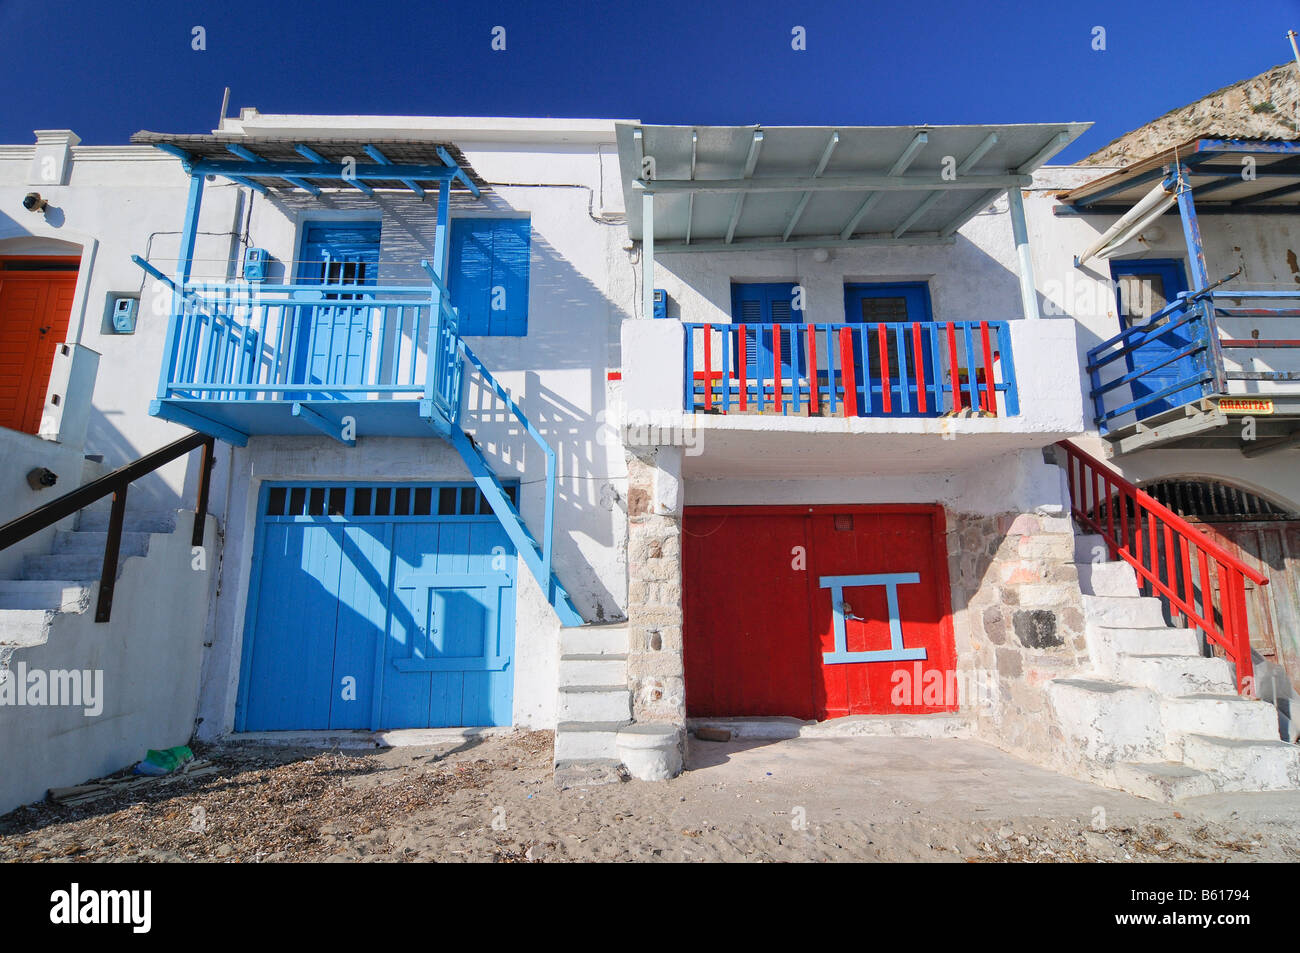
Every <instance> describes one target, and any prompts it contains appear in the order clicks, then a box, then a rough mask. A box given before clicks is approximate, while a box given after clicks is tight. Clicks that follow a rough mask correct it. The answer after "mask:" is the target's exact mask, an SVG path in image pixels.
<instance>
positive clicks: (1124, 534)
mask: <svg viewBox="0 0 1300 953" xmlns="http://www.w3.org/2000/svg"><path fill="white" fill-rule="evenodd" d="M1057 446H1058V447H1060V448H1061V449H1062V450H1063V451H1064V452H1065V457H1066V461H1065V473H1066V476H1067V478H1068V481H1069V485H1070V508H1071V512H1072V513H1073V514H1074V518H1075V519H1076V520H1078V522H1079V523H1080V524H1081V525H1083V526H1085V527H1086V528H1088V529H1089V530H1091V531H1092V532H1094V533H1097V534H1099V535H1100V536H1101V537H1102V538H1103V539H1105V541H1106V545H1107V547H1108V549H1109V550H1110V558H1111V559H1115V558H1116V557H1119V558H1120V559H1123V560H1124V561H1125V562H1126V563H1128V564H1129V565H1130V566H1132V567H1133V570H1134V572H1136V573H1137V577H1138V587H1139V589H1140V590H1141V591H1142V592H1143V593H1144V594H1146V595H1151V594H1152V593H1154V594H1156V595H1157V596H1158V597H1160V598H1163V599H1164V600H1165V601H1166V602H1167V603H1168V604H1169V606H1170V608H1171V609H1172V610H1173V611H1175V612H1178V613H1180V614H1181V615H1182V616H1183V617H1184V618H1185V619H1186V620H1187V624H1188V625H1189V626H1190V627H1194V628H1197V629H1200V630H1201V631H1202V632H1204V633H1205V637H1206V639H1208V640H1209V642H1210V643H1211V644H1212V645H1215V646H1217V647H1218V648H1219V649H1220V650H1221V651H1222V652H1223V655H1224V657H1225V658H1227V660H1228V661H1229V662H1231V663H1232V664H1233V665H1235V666H1236V669H1237V690H1238V691H1239V692H1240V693H1241V694H1243V695H1246V696H1253V695H1254V694H1255V692H1254V665H1253V663H1252V661H1251V657H1250V621H1249V619H1248V617H1247V614H1246V585H1245V581H1246V580H1247V579H1250V580H1251V581H1252V582H1254V583H1255V584H1256V585H1260V586H1265V585H1268V579H1267V578H1265V577H1264V576H1262V575H1260V573H1259V572H1257V571H1256V570H1255V569H1253V568H1251V567H1250V566H1247V565H1246V564H1245V563H1243V562H1242V561H1241V560H1240V559H1238V558H1237V557H1236V556H1234V555H1232V553H1230V552H1228V551H1227V550H1226V549H1224V548H1223V547H1222V546H1219V545H1218V544H1217V543H1215V542H1214V541H1213V540H1211V539H1210V538H1209V537H1208V536H1206V535H1205V533H1203V532H1201V531H1200V530H1198V529H1197V528H1196V527H1195V526H1193V525H1192V524H1191V523H1189V522H1187V520H1185V519H1183V518H1182V517H1181V516H1179V515H1178V514H1177V513H1175V512H1174V511H1173V510H1171V509H1169V508H1168V507H1167V506H1165V505H1164V504H1162V503H1161V502H1160V501H1159V500H1157V499H1156V498H1155V497H1153V496H1151V494H1149V493H1146V492H1145V491H1143V490H1140V489H1138V488H1137V487H1136V486H1134V485H1133V484H1132V483H1130V482H1129V481H1128V480H1125V479H1124V478H1123V477H1122V476H1120V475H1119V474H1118V473H1116V472H1115V471H1114V470H1112V469H1111V468H1110V467H1108V466H1106V465H1105V464H1104V463H1102V462H1101V461H1100V460H1097V459H1096V458H1095V457H1092V456H1090V455H1089V454H1087V453H1084V452H1083V451H1082V450H1080V449H1079V448H1078V447H1076V446H1075V445H1074V444H1072V443H1070V442H1069V441H1068V440H1062V441H1061V442H1059V443H1058V444H1057ZM1193 567H1194V568H1195V572H1193Z"/></svg>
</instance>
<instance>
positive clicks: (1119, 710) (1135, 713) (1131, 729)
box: [1047, 678, 1165, 766]
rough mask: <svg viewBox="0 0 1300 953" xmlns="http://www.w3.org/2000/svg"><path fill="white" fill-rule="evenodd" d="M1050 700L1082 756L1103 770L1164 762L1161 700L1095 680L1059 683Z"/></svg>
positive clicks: (1151, 694)
mask: <svg viewBox="0 0 1300 953" xmlns="http://www.w3.org/2000/svg"><path fill="white" fill-rule="evenodd" d="M1047 693H1048V698H1049V699H1051V703H1052V707H1053V709H1054V710H1055V712H1056V717H1057V722H1058V724H1059V725H1060V726H1061V730H1062V732H1064V733H1065V735H1066V738H1067V739H1068V741H1069V742H1070V743H1071V745H1072V747H1074V748H1075V749H1076V750H1077V752H1078V753H1079V754H1081V755H1082V756H1083V757H1085V758H1086V759H1088V760H1090V761H1093V762H1096V763H1098V764H1099V765H1102V766H1107V765H1112V764H1114V763H1117V762H1124V761H1157V760H1163V758H1164V751H1165V735H1164V732H1163V731H1162V730H1161V727H1160V700H1159V698H1158V697H1157V696H1156V694H1155V693H1154V692H1152V691H1149V690H1147V689H1144V688H1139V687H1136V686H1133V685H1123V684H1120V683H1118V682H1110V681H1105V680H1103V679H1092V678H1057V679H1053V680H1052V681H1051V682H1049V683H1048V686H1047Z"/></svg>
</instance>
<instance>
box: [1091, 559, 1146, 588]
mask: <svg viewBox="0 0 1300 953" xmlns="http://www.w3.org/2000/svg"><path fill="white" fill-rule="evenodd" d="M1076 565H1078V567H1079V590H1080V591H1081V592H1082V593H1083V594H1084V595H1085V596H1136V595H1137V594H1138V588H1137V573H1135V572H1134V571H1133V567H1132V566H1130V565H1129V564H1128V563H1126V562H1124V561H1122V560H1121V561H1119V562H1113V563H1094V562H1086V563H1077V564H1076Z"/></svg>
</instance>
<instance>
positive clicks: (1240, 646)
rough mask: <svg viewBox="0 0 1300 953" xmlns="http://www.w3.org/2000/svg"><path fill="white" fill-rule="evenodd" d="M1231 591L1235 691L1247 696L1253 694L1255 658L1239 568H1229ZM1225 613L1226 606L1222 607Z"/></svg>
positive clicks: (1242, 580) (1244, 590)
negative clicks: (1235, 674)
mask: <svg viewBox="0 0 1300 953" xmlns="http://www.w3.org/2000/svg"><path fill="white" fill-rule="evenodd" d="M1228 575H1229V577H1230V578H1231V579H1232V591H1231V593H1230V596H1229V599H1230V600H1231V603H1232V653H1233V656H1234V657H1233V659H1232V661H1233V664H1234V665H1236V667H1237V691H1238V692H1240V693H1241V694H1242V695H1246V696H1248V697H1252V698H1253V697H1254V696H1255V678H1254V675H1255V660H1254V659H1253V658H1251V655H1250V623H1249V622H1248V621H1247V618H1246V579H1245V577H1244V576H1243V575H1242V572H1241V570H1240V569H1236V568H1233V569H1230V570H1229V571H1228ZM1224 610H1225V611H1224V615H1227V611H1226V610H1227V606H1225V607H1224Z"/></svg>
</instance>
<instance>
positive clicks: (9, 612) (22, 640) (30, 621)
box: [0, 498, 175, 661]
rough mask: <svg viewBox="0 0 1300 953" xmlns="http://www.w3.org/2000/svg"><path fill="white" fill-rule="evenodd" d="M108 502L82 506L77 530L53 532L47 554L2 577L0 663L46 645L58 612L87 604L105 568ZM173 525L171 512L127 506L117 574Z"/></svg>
mask: <svg viewBox="0 0 1300 953" xmlns="http://www.w3.org/2000/svg"><path fill="white" fill-rule="evenodd" d="M111 505H112V504H111V502H110V500H109V499H108V498H105V499H103V500H100V501H99V502H97V503H93V504H91V505H90V506H88V507H86V508H85V509H84V510H82V511H81V512H80V514H79V515H78V516H77V524H76V525H77V528H76V529H75V530H73V531H66V530H58V531H56V532H55V534H54V542H53V545H52V546H51V551H50V552H49V553H45V554H37V555H30V554H29V555H26V556H24V557H23V562H22V566H21V568H20V569H19V570H18V572H17V574H16V577H15V578H9V579H0V661H3V660H4V659H5V658H7V657H8V656H9V655H11V654H12V653H13V652H14V651H15V650H18V649H22V648H28V647H31V646H34V645H41V644H44V643H45V641H46V640H47V638H48V636H49V629H50V625H51V624H52V623H53V622H54V619H55V616H56V615H58V614H60V613H65V614H68V613H70V614H80V613H82V612H85V611H86V610H87V609H88V608H90V605H91V595H92V592H93V591H94V589H95V587H96V584H97V583H98V582H99V576H100V573H101V572H102V571H103V566H104V544H105V541H106V540H107V538H108V517H109V512H110V509H111ZM174 529H175V517H174V515H164V514H156V513H148V512H140V513H134V512H132V511H131V510H130V509H129V508H128V510H127V513H126V518H125V528H124V530H123V532H122V544H121V549H120V550H119V555H118V564H117V575H118V577H119V578H120V577H121V575H122V572H123V571H124V570H125V569H126V564H127V560H128V559H130V558H132V557H140V556H146V555H148V553H149V540H150V537H151V535H152V534H153V533H170V532H172V531H173V530H174Z"/></svg>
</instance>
